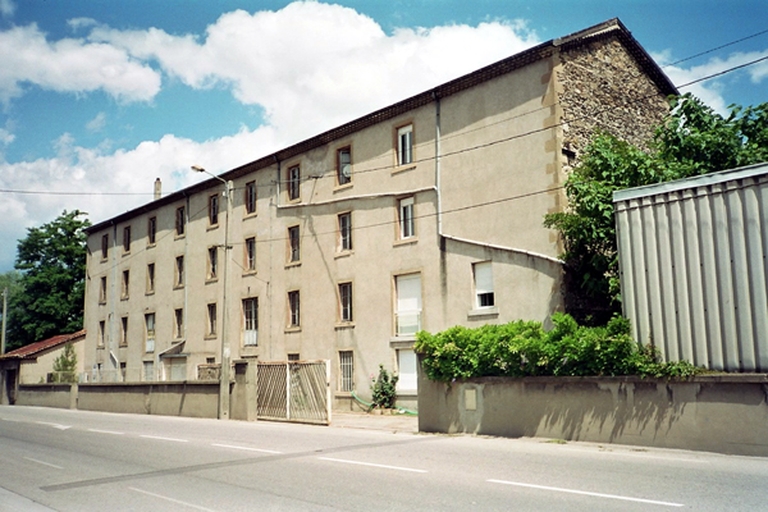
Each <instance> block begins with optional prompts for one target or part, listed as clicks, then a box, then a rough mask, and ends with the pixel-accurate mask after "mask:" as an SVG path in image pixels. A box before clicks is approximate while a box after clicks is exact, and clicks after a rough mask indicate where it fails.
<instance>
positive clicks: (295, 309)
mask: <svg viewBox="0 0 768 512" xmlns="http://www.w3.org/2000/svg"><path fill="white" fill-rule="evenodd" d="M300 326H301V297H300V295H299V291H298V290H293V291H290V292H288V327H300Z"/></svg>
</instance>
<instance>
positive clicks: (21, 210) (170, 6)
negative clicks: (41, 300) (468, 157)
mask: <svg viewBox="0 0 768 512" xmlns="http://www.w3.org/2000/svg"><path fill="white" fill-rule="evenodd" d="M613 17H618V18H620V19H621V20H622V22H623V23H624V24H625V25H626V26H627V27H628V29H629V30H630V31H632V33H633V35H634V36H635V38H636V39H637V40H638V41H639V42H640V44H642V45H643V46H644V47H645V49H646V50H647V51H648V52H649V53H650V54H651V55H652V56H653V57H654V58H655V59H656V60H657V62H659V64H660V65H662V66H666V67H665V68H664V69H665V71H666V72H667V74H668V75H669V76H670V78H671V79H672V80H673V81H674V82H675V83H676V84H678V85H680V84H685V83H687V82H690V81H692V80H696V79H699V78H702V77H706V76H709V75H712V74H714V73H717V72H719V71H722V70H726V69H730V68H733V67H735V66H738V65H742V64H745V63H747V62H751V61H754V60H757V59H760V58H765V57H766V56H768V2H765V1H764V0H760V1H757V0H744V1H741V0H730V1H723V0H717V1H714V0H697V1H692V0H686V1H675V0H662V1H657V0H648V1H639V0H580V1H576V0H571V1H566V0H537V1H532V0H473V1H472V2H467V1H466V0H460V1H454V0H390V1H387V2H384V1H381V0H367V1H362V0H360V1H353V0H348V1H339V2H336V3H327V2H293V3H292V2H285V1H242V0H217V1H213V0H200V1H195V0H163V1H157V0H131V1H124V0H121V1H118V0H98V1H97V0H93V1H86V0H23V1H22V0H0V70H2V71H0V272H4V271H7V270H10V269H11V268H12V267H13V262H14V259H15V251H16V243H17V240H18V239H19V238H22V237H24V236H25V234H26V228H28V227H31V226H38V225H40V224H42V223H45V222H49V221H51V220H53V219H54V218H55V217H56V216H57V215H59V214H60V213H61V212H62V211H63V210H64V209H67V210H73V209H80V210H83V211H86V212H88V214H89V217H90V219H91V220H92V221H93V222H99V221H101V220H104V219H106V218H108V217H110V216H113V215H116V214H118V213H121V212H123V211H125V210H128V209H131V208H134V207H136V206H138V205H140V204H142V203H145V202H148V201H150V200H151V198H152V187H153V182H154V180H155V178H156V177H160V178H161V179H162V180H163V188H164V192H166V193H168V192H172V191H174V190H178V189H179V188H181V187H184V186H187V185H190V184H191V183H193V182H194V181H195V180H199V179H201V176H200V175H196V174H194V173H191V172H189V166H190V165H191V164H198V165H202V166H204V167H206V168H207V169H209V170H210V171H213V172H217V173H218V172H223V171H226V170H228V169H230V168H233V167H235V166H238V165H241V164H243V163H245V162H248V161H251V160H255V159H257V158H259V157H261V156H263V155H265V154H268V153H270V152H272V151H275V150H277V149H279V148H281V147H284V146H286V145H288V144H291V143H293V142H296V141H298V140H301V139H303V138H306V137H309V136H312V135H314V134H317V133H319V132H321V131H323V130H326V129H328V128H332V127H334V126H337V125H339V124H341V123H343V122H345V121H348V120H351V119H353V118H355V117H357V116H360V115H363V114H365V113H367V112H370V111H372V110H375V109H377V108H380V107H383V106H386V105H388V104H390V103H392V102H394V101H397V100H399V99H402V98H405V97H407V96H409V95H412V94H415V93H418V92H420V91H423V90H425V89H427V88H429V87H432V86H434V85H437V84H439V83H442V82H444V81H446V80H449V79H451V78H454V77H456V76H459V75H461V74H463V73H466V72H469V71H472V70H474V69H477V68H479V67H480V66H483V65H485V64H488V63H490V62H493V61H496V60H499V59H501V58H504V57H506V56H508V55H511V54H513V53H516V52H519V51H521V50H523V49H525V48H528V47H530V46H532V45H534V44H537V43H540V42H543V41H548V40H550V39H553V38H557V37H561V36H564V35H567V34H570V33H572V32H576V31H578V30H581V29H584V28H586V27H589V26H591V25H594V24H597V23H600V22H602V21H605V20H607V19H610V18H613ZM761 32H764V33H762V34H760V35H757V36H755V37H749V36H753V35H755V34H759V33H761ZM744 38H747V39H744ZM741 39H744V40H742V41H739V40H741ZM737 41H738V42H737ZM730 43H733V44H730ZM724 45H725V46H724ZM703 52H707V53H705V54H703V55H700V56H698V57H695V58H691V59H689V57H693V56H695V55H698V54H700V53H703ZM680 59H688V60H685V61H683V62H678V63H677V64H673V63H675V62H677V61H679V60H680ZM670 64H672V65H670ZM766 83H768V60H763V61H761V62H759V63H756V64H753V65H750V66H747V67H745V68H743V69H741V70H738V71H733V72H730V73H727V74H724V75H722V76H719V77H717V78H715V79H711V80H707V81H704V82H701V83H699V84H696V85H694V86H691V87H687V88H685V89H682V91H684V92H693V93H694V94H696V95H698V96H699V97H701V98H702V99H703V100H705V101H706V102H707V103H708V104H710V105H711V106H712V107H713V108H715V109H717V110H718V111H721V112H725V111H726V108H727V106H728V105H729V104H732V103H735V104H740V105H745V106H746V105H756V104H758V103H763V102H766V101H768V94H766V90H768V89H767V88H766Z"/></svg>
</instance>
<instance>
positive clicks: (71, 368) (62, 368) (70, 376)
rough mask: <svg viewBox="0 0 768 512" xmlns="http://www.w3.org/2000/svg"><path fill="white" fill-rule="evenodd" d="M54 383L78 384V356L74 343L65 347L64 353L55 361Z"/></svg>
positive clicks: (52, 379)
mask: <svg viewBox="0 0 768 512" xmlns="http://www.w3.org/2000/svg"><path fill="white" fill-rule="evenodd" d="M51 377H52V378H51V381H53V382H77V354H76V353H75V347H74V346H73V345H72V343H67V344H66V345H64V351H63V352H62V353H61V355H59V357H57V358H56V359H55V360H54V361H53V375H52V376H51Z"/></svg>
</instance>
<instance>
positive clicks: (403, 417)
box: [331, 411, 419, 434]
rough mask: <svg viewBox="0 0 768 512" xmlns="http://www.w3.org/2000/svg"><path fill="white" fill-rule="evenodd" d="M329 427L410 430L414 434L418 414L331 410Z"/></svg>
mask: <svg viewBox="0 0 768 512" xmlns="http://www.w3.org/2000/svg"><path fill="white" fill-rule="evenodd" d="M331 427H337V428H359V429H368V430H385V431H389V432H393V433H394V432H410V433H414V434H415V433H416V432H418V431H419V418H418V416H409V415H407V414H398V413H394V414H390V413H389V412H385V413H383V414H379V413H366V412H336V411H333V413H332V414H331Z"/></svg>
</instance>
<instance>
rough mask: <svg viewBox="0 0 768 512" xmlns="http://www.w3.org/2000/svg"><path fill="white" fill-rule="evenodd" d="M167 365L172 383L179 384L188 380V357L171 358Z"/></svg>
mask: <svg viewBox="0 0 768 512" xmlns="http://www.w3.org/2000/svg"><path fill="white" fill-rule="evenodd" d="M167 364H168V370H169V371H168V374H169V375H170V377H171V378H170V380H171V381H175V382H179V381H182V380H186V379H187V358H186V357H171V358H169V359H168V363H167Z"/></svg>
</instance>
